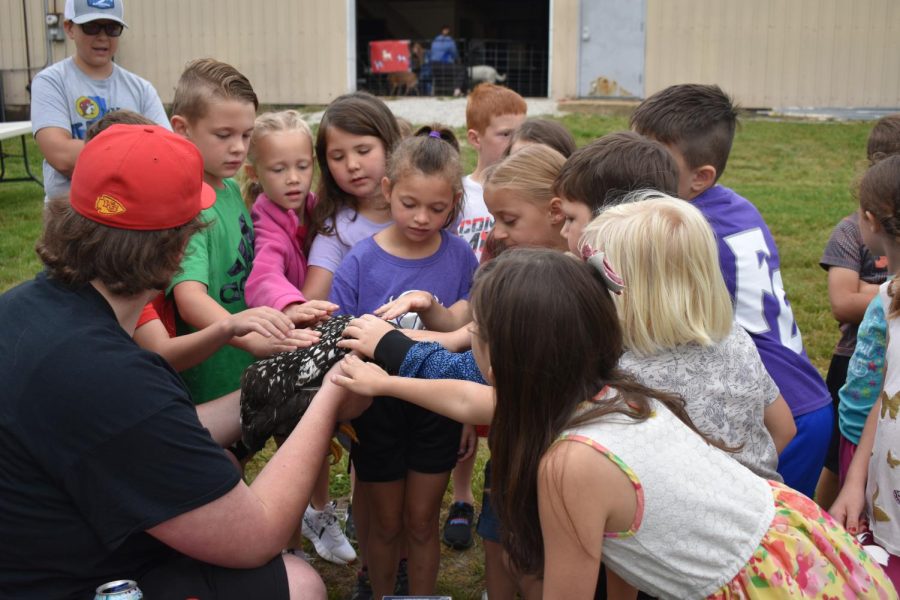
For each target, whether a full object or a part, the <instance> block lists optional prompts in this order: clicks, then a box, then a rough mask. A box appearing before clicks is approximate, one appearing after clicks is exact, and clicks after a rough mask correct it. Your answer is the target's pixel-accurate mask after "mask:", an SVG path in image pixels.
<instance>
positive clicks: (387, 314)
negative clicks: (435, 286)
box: [375, 291, 434, 321]
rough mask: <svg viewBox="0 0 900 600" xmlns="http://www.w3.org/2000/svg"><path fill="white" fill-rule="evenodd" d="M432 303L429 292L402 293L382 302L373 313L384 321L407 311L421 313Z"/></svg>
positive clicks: (431, 296)
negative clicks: (386, 301)
mask: <svg viewBox="0 0 900 600" xmlns="http://www.w3.org/2000/svg"><path fill="white" fill-rule="evenodd" d="M433 305H434V295H433V294H431V293H429V292H422V291H414V292H407V293H406V294H403V295H402V296H400V297H399V298H397V299H396V300H392V301H391V302H388V303H387V304H382V305H381V306H379V307H378V308H376V309H375V315H376V316H379V317H381V318H382V319H384V320H386V321H391V320H393V319H396V318H397V317H402V316H403V315H405V314H406V313H408V312H415V313H422V312H425V311H427V310H428V309H429V308H431V307H432V306H433Z"/></svg>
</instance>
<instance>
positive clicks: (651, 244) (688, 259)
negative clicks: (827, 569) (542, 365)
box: [581, 191, 796, 481]
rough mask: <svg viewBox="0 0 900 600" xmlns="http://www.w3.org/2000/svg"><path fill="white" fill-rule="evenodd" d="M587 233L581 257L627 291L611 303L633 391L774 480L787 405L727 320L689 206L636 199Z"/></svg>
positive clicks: (640, 195)
mask: <svg viewBox="0 0 900 600" xmlns="http://www.w3.org/2000/svg"><path fill="white" fill-rule="evenodd" d="M628 200H630V201H628V202H626V203H623V204H619V205H617V206H613V207H610V208H607V209H605V210H604V211H603V212H602V213H600V215H599V216H598V217H596V218H595V219H594V220H593V221H592V222H591V223H590V224H589V225H588V226H587V227H586V228H585V231H584V233H583V235H582V238H581V248H582V254H583V255H585V256H591V255H592V254H593V253H594V252H597V251H602V252H604V253H605V255H606V259H607V260H608V261H609V263H610V264H611V265H613V266H614V268H615V269H616V270H618V272H620V273H621V274H622V278H623V280H624V281H626V282H627V287H626V288H625V289H624V290H623V292H622V294H621V295H618V296H616V297H615V298H614V301H615V304H616V308H617V311H618V315H619V322H620V323H621V326H622V337H623V341H624V344H625V349H626V352H625V354H624V355H623V356H622V360H621V362H620V366H621V367H622V368H624V369H625V370H627V371H630V372H631V373H633V374H634V375H635V377H637V379H638V380H640V381H641V383H643V384H645V385H648V386H650V387H653V388H656V389H661V390H665V391H670V392H675V393H677V394H679V395H681V396H683V397H684V398H687V399H688V402H687V411H688V414H689V415H690V417H691V419H692V420H693V421H694V423H695V424H696V425H697V428H698V429H699V430H700V431H702V432H703V433H704V434H706V435H709V436H711V437H713V438H716V439H720V440H722V441H723V442H724V443H725V444H726V445H727V446H729V447H734V448H738V450H737V452H736V453H735V454H734V457H735V459H737V460H738V462H740V463H742V464H743V465H745V466H746V467H747V468H749V469H750V470H752V471H753V472H755V473H757V474H758V475H760V476H762V477H765V478H766V479H773V480H776V481H781V480H782V479H781V476H780V475H778V473H777V472H776V468H777V466H778V453H779V452H780V451H781V449H782V448H784V447H785V446H786V445H787V443H788V442H789V441H790V440H791V439H792V438H793V436H794V433H795V431H796V430H795V427H794V421H793V418H792V417H791V412H790V409H789V408H788V406H787V403H786V402H785V401H784V399H783V398H782V397H781V395H780V394H779V392H778V388H777V387H776V386H775V382H774V381H772V378H771V377H770V376H769V375H768V373H767V372H766V370H765V367H764V366H763V364H762V361H761V360H760V358H759V353H758V352H757V350H756V346H755V345H754V344H753V341H752V340H751V339H750V336H749V335H748V334H747V333H746V332H745V331H744V330H743V328H741V327H740V326H739V325H737V324H736V323H735V322H734V318H733V312H732V305H731V300H730V297H729V295H728V289H727V287H726V286H725V281H724V280H723V279H722V274H721V272H720V270H719V258H718V250H717V247H716V241H715V238H714V236H713V232H712V230H711V229H710V227H709V224H708V223H707V221H706V219H705V218H704V217H703V214H702V213H701V212H700V211H699V210H697V209H696V208H694V207H693V206H691V205H690V204H689V203H687V202H684V201H682V200H678V199H677V198H672V197H670V196H667V195H665V194H662V193H660V192H655V191H643V192H637V193H635V194H633V195H631V196H630V197H629V198H628Z"/></svg>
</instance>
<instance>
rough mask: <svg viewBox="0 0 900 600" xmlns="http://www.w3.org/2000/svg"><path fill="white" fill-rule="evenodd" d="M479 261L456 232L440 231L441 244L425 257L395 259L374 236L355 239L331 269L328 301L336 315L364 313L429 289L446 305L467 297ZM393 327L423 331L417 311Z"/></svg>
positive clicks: (400, 319)
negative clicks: (332, 272)
mask: <svg viewBox="0 0 900 600" xmlns="http://www.w3.org/2000/svg"><path fill="white" fill-rule="evenodd" d="M477 267H478V262H477V261H476V260H475V255H474V254H472V248H471V247H469V245H468V244H467V243H466V242H465V241H463V240H462V239H460V238H458V237H457V236H455V235H451V234H449V233H447V232H446V231H441V245H440V247H439V248H438V250H437V252H435V253H434V254H432V255H431V256H429V257H427V258H419V259H407V258H398V257H396V256H393V255H392V254H388V253H387V252H385V251H384V250H383V249H382V248H381V246H379V245H378V244H377V243H376V242H375V240H374V239H372V238H368V239H366V240H363V241H361V242H359V243H358V244H357V245H356V246H354V247H353V249H352V250H351V251H350V253H349V254H348V255H347V258H345V259H344V262H342V263H341V266H340V267H338V270H337V271H336V272H335V273H334V283H333V284H332V286H331V296H330V297H329V300H331V301H332V302H334V303H335V304H337V305H338V306H340V309H339V311H338V313H339V314H348V315H357V316H358V315H363V314H366V313H370V312H372V311H373V310H375V309H376V308H378V307H379V306H381V305H382V304H384V303H386V302H390V301H391V300H395V299H397V298H398V297H400V296H402V295H403V294H404V293H406V292H411V291H415V290H421V291H425V292H431V293H432V294H434V296H435V297H436V298H437V299H438V301H439V302H440V303H441V304H442V305H444V306H450V305H452V304H453V303H455V302H456V301H457V300H465V299H467V298H468V297H469V288H471V287H472V276H473V275H474V273H475V269H476V268H477ZM394 322H395V323H396V324H397V325H399V326H401V327H404V328H410V329H422V326H421V324H420V323H419V319H418V315H416V314H415V313H407V314H406V315H404V316H402V317H400V318H398V319H396V320H395V321H394Z"/></svg>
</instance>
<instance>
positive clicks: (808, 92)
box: [645, 0, 900, 107]
mask: <svg viewBox="0 0 900 600" xmlns="http://www.w3.org/2000/svg"><path fill="white" fill-rule="evenodd" d="M646 30H647V41H646V66H645V77H646V82H647V84H646V93H647V94H652V93H654V92H656V91H658V90H660V89H662V88H664V87H666V86H668V85H671V84H674V83H682V82H700V83H717V84H719V85H721V86H722V87H723V88H724V89H725V90H727V91H728V92H730V93H731V94H733V95H734V96H735V97H736V98H737V100H738V101H739V102H740V103H741V104H743V105H744V106H748V107H754V106H900V2H897V1H896V0H755V1H752V2H751V1H747V0H741V1H738V0H647V27H646Z"/></svg>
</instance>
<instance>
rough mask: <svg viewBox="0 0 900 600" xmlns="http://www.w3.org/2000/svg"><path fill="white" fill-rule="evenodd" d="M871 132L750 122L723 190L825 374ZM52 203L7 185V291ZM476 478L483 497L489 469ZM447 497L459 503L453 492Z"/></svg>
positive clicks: (589, 128) (2, 254)
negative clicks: (843, 253)
mask: <svg viewBox="0 0 900 600" xmlns="http://www.w3.org/2000/svg"><path fill="white" fill-rule="evenodd" d="M561 120H562V122H563V124H565V125H566V126H567V127H568V128H569V129H570V130H571V131H572V133H573V134H574V135H575V137H576V140H577V141H578V143H579V145H581V144H584V143H585V142H587V141H589V140H591V139H594V138H596V137H598V136H601V135H603V134H605V133H608V132H611V131H617V130H620V129H625V128H627V121H626V120H625V119H623V118H618V117H607V116H600V115H586V114H578V115H569V116H566V117H564V118H562V119H561ZM870 128H871V124H870V123H831V122H825V123H823V122H801V121H788V122H775V121H769V120H761V119H748V120H746V121H745V122H744V123H743V125H742V127H741V129H740V130H739V132H738V134H737V137H736V139H735V143H734V148H733V151H732V155H731V160H730V161H729V164H728V168H727V170H726V172H725V175H724V176H723V177H722V179H721V183H723V184H724V185H727V186H729V187H732V188H734V189H735V190H736V191H737V192H738V193H740V194H742V195H743V196H745V197H747V198H749V199H750V200H751V201H752V202H753V203H754V204H756V206H757V207H758V208H759V210H760V211H761V212H762V215H763V217H764V218H765V220H766V222H767V223H768V225H769V227H770V228H771V230H772V233H773V235H774V236H775V239H776V241H777V243H778V247H779V251H780V253H781V266H782V275H783V280H784V286H785V289H786V291H787V294H788V299H789V300H790V302H791V304H792V306H793V309H794V315H795V317H796V319H797V323H798V325H799V326H800V329H801V331H802V333H803V340H804V343H805V344H806V349H807V352H808V353H809V356H810V358H811V359H812V361H813V363H814V364H815V365H816V367H817V368H818V369H819V370H820V371H821V372H822V373H823V374H824V372H825V370H826V369H827V367H828V362H829V360H830V357H831V351H832V348H833V346H834V343H835V342H836V341H837V338H838V330H837V325H836V323H835V321H834V319H833V318H832V317H831V313H830V311H829V307H828V293H827V287H826V276H825V271H823V270H822V269H821V267H819V258H820V257H821V254H822V249H823V248H824V246H825V243H826V242H827V240H828V236H829V234H830V232H831V229H832V228H833V227H834V225H835V224H836V223H837V222H838V221H839V220H840V219H841V218H842V217H844V216H845V215H847V214H849V213H850V212H852V211H853V210H855V207H856V206H855V201H854V200H853V196H852V194H851V191H850V190H851V187H852V184H853V182H854V181H855V180H856V179H857V178H858V177H859V176H860V175H861V173H862V171H863V169H864V167H865V143H866V137H867V136H868V132H869V129H870ZM459 133H462V132H459ZM7 144H9V143H8V142H7ZM5 147H7V146H5ZM8 147H10V148H11V147H12V144H9V145H8ZM30 153H31V158H32V161H31V162H32V168H33V170H35V172H40V155H39V153H38V151H37V149H36V147H35V146H34V143H33V142H30ZM464 161H465V164H466V166H467V170H468V171H471V170H472V168H473V167H474V153H473V152H472V150H471V149H470V148H465V149H464ZM7 166H8V170H10V171H11V172H12V173H13V174H21V172H22V171H21V168H20V167H19V166H18V165H16V164H8V165H7ZM42 198H43V191H42V190H41V189H40V188H39V187H38V186H37V185H35V184H33V183H8V184H2V185H0V290H5V289H7V288H9V287H11V286H13V285H15V284H17V283H19V282H21V281H24V280H26V279H29V278H31V277H32V276H33V275H34V273H35V272H36V271H37V270H38V269H39V268H40V265H39V262H38V260H37V258H36V256H35V253H34V243H35V241H36V239H37V237H38V235H39V233H40V217H41V208H42V206H43V203H42ZM483 446H484V445H483V443H482V449H481V451H480V453H479V464H482V463H483V461H484V459H485V454H486V452H485V449H484V447H483ZM271 451H272V447H271V446H270V447H269V448H267V450H266V451H264V452H262V453H260V455H259V456H258V457H257V459H256V460H255V461H254V462H253V463H252V464H251V465H250V466H249V468H248V477H250V478H252V477H253V476H254V475H255V473H256V472H258V470H259V468H261V466H262V465H263V464H264V463H265V458H266V457H267V456H268V455H270V453H271ZM332 473H333V476H332V492H333V495H334V496H335V497H337V498H339V499H341V500H342V501H344V502H345V501H346V495H347V494H348V491H349V483H348V479H347V476H346V459H344V462H342V463H341V464H339V465H338V466H336V467H335V468H334V469H333V471H332ZM476 473H477V476H476V484H475V488H476V499H478V498H480V490H481V475H480V474H481V469H480V468H478V469H477V470H476ZM445 500H449V495H448V496H447V498H445ZM446 504H447V502H445V506H446ZM481 557H482V554H481V549H480V545H476V547H475V548H473V549H471V550H469V551H467V552H464V553H459V552H453V551H448V550H446V549H445V550H444V555H443V558H442V563H441V574H440V580H439V585H438V589H439V591H440V592H441V593H449V594H452V595H453V597H454V598H479V597H480V594H481V590H482V589H483V581H482V579H483V565H482V558H481ZM314 564H315V565H316V567H317V568H319V569H320V571H321V572H322V573H323V576H324V577H325V579H326V582H327V583H328V586H329V590H330V592H331V596H332V597H333V598H346V597H347V596H348V595H349V590H350V588H351V585H352V582H353V577H354V573H355V571H354V569H353V567H334V566H332V565H328V564H327V563H323V561H321V560H318V561H315V563H314Z"/></svg>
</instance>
